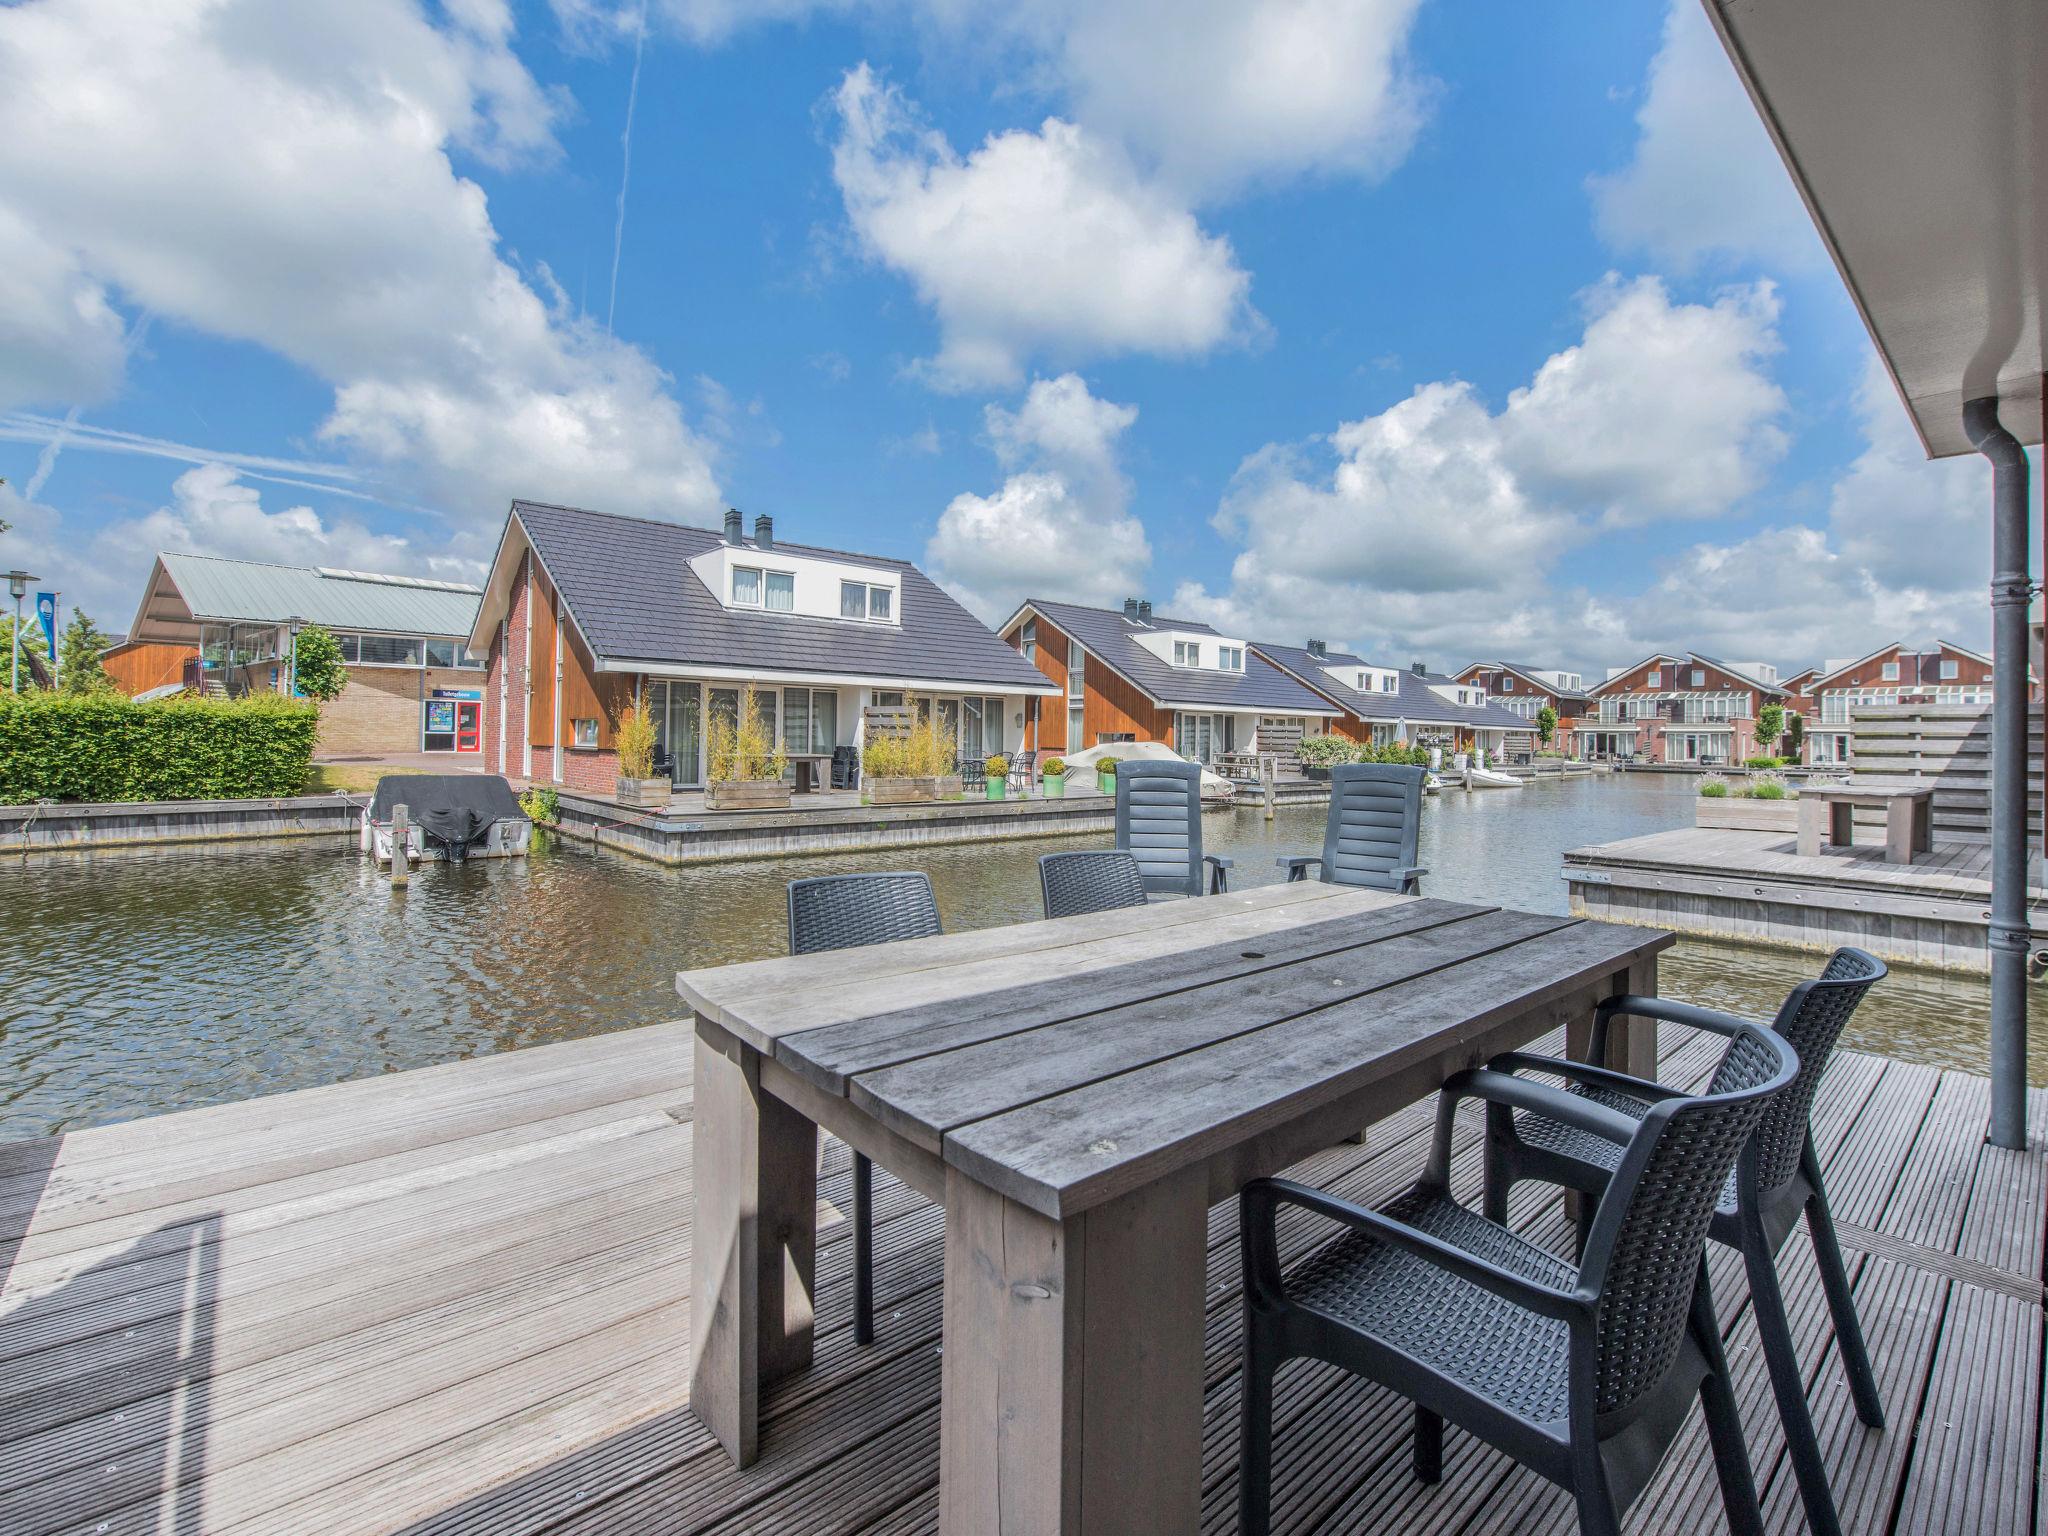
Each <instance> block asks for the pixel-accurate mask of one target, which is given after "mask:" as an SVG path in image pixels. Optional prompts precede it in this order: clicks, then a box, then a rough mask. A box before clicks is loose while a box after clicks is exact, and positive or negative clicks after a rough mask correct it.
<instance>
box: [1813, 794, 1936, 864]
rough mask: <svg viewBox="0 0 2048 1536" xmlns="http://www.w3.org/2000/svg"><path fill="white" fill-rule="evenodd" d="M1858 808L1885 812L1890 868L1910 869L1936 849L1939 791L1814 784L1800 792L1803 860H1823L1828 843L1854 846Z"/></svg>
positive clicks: (1886, 854)
mask: <svg viewBox="0 0 2048 1536" xmlns="http://www.w3.org/2000/svg"><path fill="white" fill-rule="evenodd" d="M1859 805H1867V806H1871V807H1875V808H1878V809H1882V810H1883V812H1884V858H1885V862H1886V863H1887V864H1910V863H1912V862H1913V855H1914V854H1916V853H1926V852H1927V851H1928V850H1929V849H1930V848H1932V847H1933V846H1934V829H1933V806H1934V791H1933V790H1932V789H1931V788H1929V787H1928V786H1926V785H1924V784H1822V785H1811V784H1809V785H1805V786H1803V787H1802V788H1801V789H1800V791H1799V838H1798V843H1797V845H1796V846H1797V851H1798V854H1799V856H1800V857H1801V858H1803V859H1812V858H1818V857H1819V856H1820V850H1821V846H1822V844H1824V843H1833V844H1836V845H1838V846H1840V847H1843V848H1846V847H1848V846H1849V845H1850V844H1851V843H1853V842H1854V841H1855V840H1856V821H1855V816H1856V807H1857V806H1859Z"/></svg>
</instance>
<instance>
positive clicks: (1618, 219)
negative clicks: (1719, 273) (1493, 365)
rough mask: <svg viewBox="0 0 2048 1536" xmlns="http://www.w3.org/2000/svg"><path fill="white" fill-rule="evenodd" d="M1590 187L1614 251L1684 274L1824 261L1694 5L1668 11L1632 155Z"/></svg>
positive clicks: (1681, 2) (1675, 4) (1682, 0)
mask: <svg viewBox="0 0 2048 1536" xmlns="http://www.w3.org/2000/svg"><path fill="white" fill-rule="evenodd" d="M1589 186H1590V189H1591V191H1592V194H1593V204H1594V210H1595V213H1596V215H1597V217H1598V220H1599V225H1600V233H1601V235H1602V237H1603V238H1605V239H1606V240H1607V241H1608V242H1609V243H1610V244H1611V245H1613V246H1614V247H1615V248H1616V249H1618V250H1625V251H1648V252H1649V253H1651V254H1652V255H1654V256H1656V257H1658V258H1659V259H1661V260H1664V261H1668V262H1672V263H1674V264H1676V265H1678V266H1681V267H1684V266H1689V265H1691V264H1693V263H1695V262H1698V261H1700V260H1703V259H1705V258H1708V257H1711V256H1722V257H1754V258H1757V259H1760V260H1763V261H1766V262H1769V263H1773V264H1775V265H1778V266H1782V267H1811V266H1815V265H1817V264H1818V263H1819V262H1820V260H1821V245H1820V237H1819V236H1818V235H1817V234H1816V233H1815V232H1814V228H1813V221H1812V220H1811V219H1809V218H1808V217H1807V214H1806V209H1805V206H1804V205H1803V204H1802V203H1801V202H1800V201H1799V194H1798V191H1797V190H1796V189H1795V188H1794V186H1793V184H1792V178H1791V176H1790V175H1789V174H1788V173H1787V172H1786V170H1785V165H1784V162H1783V161H1782V160H1780V159H1779V158H1778V152H1777V150H1776V149H1775V148H1774V147H1773V146H1772V144H1771V140H1770V135H1769V134H1767V133H1766V132H1765V131H1764V126H1763V121H1762V119H1760V118H1759V117H1758V116H1757V113H1756V108H1755V107H1754V106H1753V105H1752V104H1751V103H1750V100H1749V95H1748V93H1747V92H1746V91H1744V90H1743V88H1742V82H1741V80H1740V79H1739V78H1738V77H1737V76H1736V73H1735V66H1734V65H1733V64H1731V63H1730V62H1729V61H1728V55H1727V52H1726V50H1724V49H1723V48H1722V46H1721V42H1720V39H1719V38H1717V37H1716V36H1715V35H1714V29H1713V25H1712V23H1710V22H1709V21H1708V20H1707V14H1706V11H1705V10H1704V8H1703V7H1702V6H1701V4H1700V0H1671V6H1670V10H1669V11H1668V12H1667V13H1666V15H1665V18H1664V39H1663V43H1662V46H1660V47H1659V48H1658V50H1657V54H1656V57H1655V58H1653V59H1652V60H1651V61H1650V73H1649V78H1648V80H1647V81H1646V83H1645V86H1644V92H1643V101H1642V106H1641V107H1640V108H1639V109H1638V110H1637V112H1636V147H1635V153H1634V155H1633V156H1632V157H1631V159H1630V160H1629V163H1628V164H1627V165H1625V166H1623V167H1622V168H1621V169H1620V170H1618V171H1616V172H1614V173H1613V174H1612V175H1608V176H1595V177H1593V178H1592V180H1591V182H1590V183H1589Z"/></svg>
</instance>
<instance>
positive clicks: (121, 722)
mask: <svg viewBox="0 0 2048 1536" xmlns="http://www.w3.org/2000/svg"><path fill="white" fill-rule="evenodd" d="M319 725H320V711H319V708H318V706H316V705H314V704H310V703H308V702H306V701H305V700H303V699H290V698H285V697H283V696H281V695H279V694H274V693H258V694H250V695H249V696H247V697H246V698H241V699H202V698H190V697H184V698H176V699H167V700H164V701H162V702H159V703H153V704H138V703H136V702H135V700H133V699H130V698H124V697H122V696H121V695H120V694H106V693H96V694H58V693H24V694H21V695H19V696H16V695H13V694H0V805H21V804H24V803H26V802H28V801H30V800H41V799H50V800H82V801H94V802H97V801H109V800H243V799H253V798H256V797H260V796H269V795H296V794H298V793H300V792H301V791H302V790H303V789H304V788H305V786H306V779H307V776H308V774H309V773H310V772H311V770H312V762H313V740H314V737H315V735H316V734H317V732H318V730H319Z"/></svg>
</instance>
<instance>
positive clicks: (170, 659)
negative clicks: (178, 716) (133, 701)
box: [100, 640, 199, 698]
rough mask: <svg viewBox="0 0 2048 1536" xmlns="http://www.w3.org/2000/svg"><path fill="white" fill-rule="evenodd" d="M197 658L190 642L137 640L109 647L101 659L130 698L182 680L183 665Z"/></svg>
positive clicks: (115, 683) (119, 686) (183, 673)
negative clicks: (181, 643) (184, 643)
mask: <svg viewBox="0 0 2048 1536" xmlns="http://www.w3.org/2000/svg"><path fill="white" fill-rule="evenodd" d="M198 659H199V649H198V647H197V646H191V645H169V644H165V643H164V642H163V641H160V640H137V641H134V642H132V643H130V644H128V645H117V646H114V647H112V648H111V649H110V650H108V651H107V653H106V654H105V655H104V656H102V657H101V658H100V664H101V665H102V666H104V667H105V668H106V669H107V676H109V677H111V678H112V679H113V680H114V686H115V687H116V688H119V689H120V690H121V691H122V692H123V693H125V694H127V695H128V696H129V697H130V698H133V697H134V696H135V695H136V694H138V693H147V692H148V691H149V690H150V689H152V688H162V687H164V686H166V685H167V684H170V683H182V682H183V681H184V680H185V664H186V663H187V662H188V661H197V660H198Z"/></svg>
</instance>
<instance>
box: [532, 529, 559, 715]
mask: <svg viewBox="0 0 2048 1536" xmlns="http://www.w3.org/2000/svg"><path fill="white" fill-rule="evenodd" d="M526 569H527V580H528V582H529V583H531V585H530V586H529V588H528V590H527V594H526V615H527V632H526V669H527V670H526V675H527V677H528V679H529V680H530V682H531V687H532V692H531V694H530V696H529V699H528V705H527V711H526V740H527V743H528V744H529V745H530V746H536V747H552V746H553V745H554V744H555V589H554V588H553V587H552V586H551V585H549V583H548V579H547V577H546V576H545V575H543V574H542V573H541V568H540V562H539V561H537V560H534V559H533V558H532V557H531V556H529V557H528V563H527V567H526Z"/></svg>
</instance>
